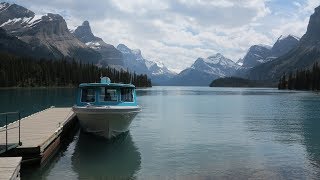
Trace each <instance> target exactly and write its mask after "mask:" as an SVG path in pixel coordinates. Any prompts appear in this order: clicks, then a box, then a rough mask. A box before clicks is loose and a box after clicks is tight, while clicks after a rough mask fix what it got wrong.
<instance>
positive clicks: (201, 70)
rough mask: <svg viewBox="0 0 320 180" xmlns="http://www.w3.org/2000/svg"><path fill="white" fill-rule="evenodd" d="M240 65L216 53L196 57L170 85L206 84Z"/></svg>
mask: <svg viewBox="0 0 320 180" xmlns="http://www.w3.org/2000/svg"><path fill="white" fill-rule="evenodd" d="M239 67H240V66H239V65H238V64H236V63H235V62H233V61H232V60H230V59H228V58H226V57H224V56H223V55H222V54H220V53H218V54H216V55H214V56H210V57H208V58H205V59H204V58H198V59H197V60H196V61H195V62H194V63H193V64H192V66H191V67H190V68H187V69H185V70H183V71H181V72H180V73H179V74H178V75H177V76H175V77H174V78H173V79H172V80H171V81H170V85H185V86H189V85H190V86H208V85H209V84H210V83H211V82H212V81H213V80H214V79H217V78H221V77H227V76H232V75H233V74H234V72H235V71H236V70H237V69H238V68H239Z"/></svg>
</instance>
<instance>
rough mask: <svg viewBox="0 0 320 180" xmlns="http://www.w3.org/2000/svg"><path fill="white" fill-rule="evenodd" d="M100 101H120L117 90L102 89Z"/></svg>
mask: <svg viewBox="0 0 320 180" xmlns="http://www.w3.org/2000/svg"><path fill="white" fill-rule="evenodd" d="M99 101H101V102H103V101H113V102H116V101H118V95H117V89H112V88H107V87H101V91H100V98H99Z"/></svg>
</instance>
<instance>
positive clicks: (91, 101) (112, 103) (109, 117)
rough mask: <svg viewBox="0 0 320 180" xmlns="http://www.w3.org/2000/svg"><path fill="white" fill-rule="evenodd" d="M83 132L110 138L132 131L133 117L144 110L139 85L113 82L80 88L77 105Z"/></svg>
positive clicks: (89, 84)
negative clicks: (136, 87) (137, 92)
mask: <svg viewBox="0 0 320 180" xmlns="http://www.w3.org/2000/svg"><path fill="white" fill-rule="evenodd" d="M72 109H73V111H74V112H75V113H76V115H77V117H78V119H79V122H80V125H81V127H82V129H83V130H84V131H86V132H90V133H94V134H96V135H99V136H103V137H106V138H112V137H115V136H117V135H118V134H120V133H123V132H126V131H128V130H129V126H130V124H131V121H132V120H133V118H134V117H135V116H136V115H137V114H138V113H139V112H140V111H141V108H140V107H139V106H138V105H137V101H136V91H135V86H134V85H132V84H119V83H111V82H110V79H109V78H107V77H103V78H101V83H84V84H80V85H79V91H78V98H77V104H76V105H75V106H73V108H72Z"/></svg>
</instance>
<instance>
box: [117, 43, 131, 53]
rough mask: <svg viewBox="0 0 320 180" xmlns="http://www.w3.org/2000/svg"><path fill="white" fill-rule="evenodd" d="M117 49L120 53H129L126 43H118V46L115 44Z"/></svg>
mask: <svg viewBox="0 0 320 180" xmlns="http://www.w3.org/2000/svg"><path fill="white" fill-rule="evenodd" d="M117 49H118V50H119V51H121V52H122V53H131V49H129V48H128V47H127V46H126V45H124V44H119V45H118V46H117Z"/></svg>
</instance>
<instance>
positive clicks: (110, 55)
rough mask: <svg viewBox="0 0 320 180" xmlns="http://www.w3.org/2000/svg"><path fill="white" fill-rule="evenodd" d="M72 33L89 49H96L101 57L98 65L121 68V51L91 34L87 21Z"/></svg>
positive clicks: (122, 64)
mask: <svg viewBox="0 0 320 180" xmlns="http://www.w3.org/2000/svg"><path fill="white" fill-rule="evenodd" d="M72 34H73V35H74V36H75V37H76V38H78V39H79V40H80V41H81V42H83V43H85V44H86V45H87V46H89V47H90V48H91V49H94V50H96V51H98V52H99V53H100V54H101V56H102V58H101V60H100V61H99V64H98V65H99V66H111V67H115V68H121V67H123V66H124V62H123V57H122V53H121V52H120V51H119V50H117V49H116V48H115V47H114V46H113V45H111V44H107V43H105V42H104V41H103V40H102V39H101V38H99V37H96V36H94V35H93V33H92V31H91V27H90V24H89V22H88V21H84V22H83V23H82V25H81V26H78V27H77V28H76V29H75V30H74V31H73V32H72Z"/></svg>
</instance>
